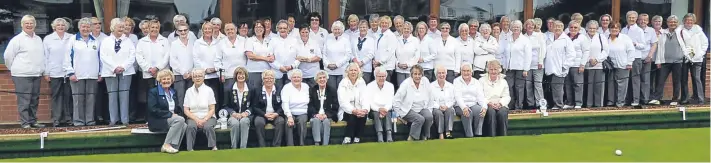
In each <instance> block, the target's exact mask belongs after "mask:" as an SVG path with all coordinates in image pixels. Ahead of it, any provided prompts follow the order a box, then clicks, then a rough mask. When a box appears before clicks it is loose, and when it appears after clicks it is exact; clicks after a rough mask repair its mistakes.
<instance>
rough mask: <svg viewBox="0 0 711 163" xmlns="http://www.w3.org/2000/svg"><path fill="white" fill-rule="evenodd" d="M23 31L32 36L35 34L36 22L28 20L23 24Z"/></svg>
mask: <svg viewBox="0 0 711 163" xmlns="http://www.w3.org/2000/svg"><path fill="white" fill-rule="evenodd" d="M22 31H24V32H25V33H28V34H31V33H34V32H35V20H27V21H24V22H22Z"/></svg>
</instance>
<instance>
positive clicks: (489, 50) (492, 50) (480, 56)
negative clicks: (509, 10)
mask: <svg viewBox="0 0 711 163" xmlns="http://www.w3.org/2000/svg"><path fill="white" fill-rule="evenodd" d="M479 33H480V37H477V38H476V39H475V41H476V43H475V44H474V45H475V46H478V47H479V48H481V49H482V50H484V51H481V52H478V53H476V54H475V55H476V56H475V57H474V64H473V66H474V72H473V73H472V74H474V78H476V79H479V77H481V74H484V69H485V67H486V63H487V62H489V61H491V60H495V59H496V57H495V54H496V52H497V50H498V49H499V41H498V40H497V39H496V38H495V37H494V36H492V35H491V26H490V25H489V24H481V26H480V27H479Z"/></svg>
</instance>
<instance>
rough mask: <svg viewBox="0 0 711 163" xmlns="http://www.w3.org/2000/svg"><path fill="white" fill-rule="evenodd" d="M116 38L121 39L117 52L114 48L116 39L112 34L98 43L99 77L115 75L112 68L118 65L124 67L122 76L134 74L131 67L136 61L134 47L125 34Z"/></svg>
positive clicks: (134, 71) (133, 69)
mask: <svg viewBox="0 0 711 163" xmlns="http://www.w3.org/2000/svg"><path fill="white" fill-rule="evenodd" d="M118 39H120V40H121V45H119V46H120V47H121V49H120V50H119V51H118V52H116V51H115V50H114V45H116V40H117V38H116V36H114V35H111V36H109V37H106V38H104V40H103V41H102V43H101V45H100V46H101V48H100V50H99V53H100V59H101V77H116V74H115V73H114V70H115V69H116V68H117V67H119V66H121V67H123V68H124V69H125V71H124V72H123V75H124V76H128V75H133V74H136V70H135V68H134V67H133V63H135V62H136V47H135V46H134V45H133V42H131V39H128V37H126V36H121V38H118Z"/></svg>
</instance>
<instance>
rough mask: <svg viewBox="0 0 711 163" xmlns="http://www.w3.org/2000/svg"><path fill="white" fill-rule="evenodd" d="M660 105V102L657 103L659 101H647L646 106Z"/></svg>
mask: <svg viewBox="0 0 711 163" xmlns="http://www.w3.org/2000/svg"><path fill="white" fill-rule="evenodd" d="M660 103H661V102H659V100H652V101H649V103H648V104H651V105H659V104H660Z"/></svg>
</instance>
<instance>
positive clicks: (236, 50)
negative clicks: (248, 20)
mask: <svg viewBox="0 0 711 163" xmlns="http://www.w3.org/2000/svg"><path fill="white" fill-rule="evenodd" d="M225 34H227V37H225V38H226V39H221V40H220V42H219V43H218V46H219V48H220V49H221V50H220V51H219V52H218V53H217V55H216V56H215V61H214V62H215V67H216V68H217V69H219V70H223V71H224V72H222V73H221V75H222V76H220V82H222V89H221V90H222V94H224V95H227V94H230V92H231V91H232V90H231V89H230V87H232V85H234V84H235V76H234V74H235V70H236V69H237V67H245V66H247V55H245V54H244V53H245V51H246V50H245V47H244V45H245V41H244V40H241V39H237V26H235V24H234V23H227V24H225ZM223 98H224V99H225V100H227V98H228V97H227V96H224V97H223Z"/></svg>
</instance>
